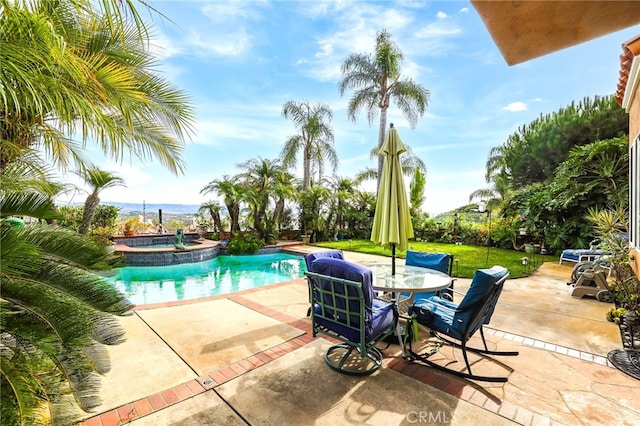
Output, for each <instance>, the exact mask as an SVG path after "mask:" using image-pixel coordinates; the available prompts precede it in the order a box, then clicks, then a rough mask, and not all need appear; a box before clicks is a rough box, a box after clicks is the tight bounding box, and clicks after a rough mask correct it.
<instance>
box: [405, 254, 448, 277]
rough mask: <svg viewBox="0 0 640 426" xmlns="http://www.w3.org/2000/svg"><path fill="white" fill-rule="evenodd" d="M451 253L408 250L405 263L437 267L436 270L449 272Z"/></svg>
mask: <svg viewBox="0 0 640 426" xmlns="http://www.w3.org/2000/svg"><path fill="white" fill-rule="evenodd" d="M450 264H451V255H450V254H447V253H425V252H422V251H411V250H408V251H407V257H406V259H405V265H407V266H420V267H422V268H429V269H435V270H436V271H440V272H444V273H445V274H448V273H449V265H450Z"/></svg>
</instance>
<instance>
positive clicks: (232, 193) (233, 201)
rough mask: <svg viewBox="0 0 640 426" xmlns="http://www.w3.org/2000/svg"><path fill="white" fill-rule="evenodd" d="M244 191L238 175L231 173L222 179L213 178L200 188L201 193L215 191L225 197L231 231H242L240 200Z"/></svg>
mask: <svg viewBox="0 0 640 426" xmlns="http://www.w3.org/2000/svg"><path fill="white" fill-rule="evenodd" d="M243 192H244V187H243V185H242V183H241V182H240V179H239V178H238V176H229V175H224V176H222V179H215V180H212V181H211V182H209V183H208V184H206V185H205V186H204V187H203V188H202V189H201V190H200V193H201V194H210V193H215V194H218V195H220V196H222V197H223V198H224V204H225V206H226V207H227V212H228V213H229V220H230V222H231V228H230V231H231V232H239V231H240V202H241V200H242V194H243Z"/></svg>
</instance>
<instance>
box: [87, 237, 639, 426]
mask: <svg viewBox="0 0 640 426" xmlns="http://www.w3.org/2000/svg"><path fill="white" fill-rule="evenodd" d="M287 250H288V251H292V252H293V251H295V252H297V253H300V254H304V253H307V252H309V251H311V250H317V248H314V247H311V246H302V245H299V246H289V247H288V248H287ZM345 256H346V258H347V259H348V260H352V261H355V262H364V261H372V260H382V261H388V260H389V259H388V258H380V257H377V256H369V255H363V254H357V253H351V252H345ZM571 270H572V267H571V266H568V265H558V264H557V263H545V264H544V265H542V267H541V268H540V269H539V270H538V271H537V272H536V273H534V274H533V275H531V276H530V277H527V278H521V279H513V280H508V281H507V283H506V284H505V288H504V291H503V294H502V296H501V299H500V301H499V302H498V306H497V308H496V311H495V313H494V316H493V318H492V322H491V324H490V325H489V326H488V327H485V330H486V333H485V334H486V335H487V336H486V337H487V340H488V341H489V344H490V345H491V346H492V347H494V348H498V349H500V350H517V351H519V352H520V355H519V356H517V357H501V358H499V359H498V358H494V359H493V360H492V359H487V358H480V357H476V356H472V357H471V362H472V367H473V369H474V372H475V373H477V374H494V375H495V374H500V375H506V376H507V377H508V378H509V381H508V382H507V383H485V382H474V381H468V380H463V379H460V378H457V377H455V376H452V375H449V374H446V373H442V372H439V371H437V370H434V369H432V368H429V367H425V366H420V365H418V364H415V363H412V362H409V361H406V360H404V359H403V358H402V357H401V353H400V348H399V346H398V345H391V346H389V347H388V348H386V349H385V350H384V354H385V359H384V364H383V368H381V369H380V370H379V371H378V372H376V373H374V374H373V375H371V376H366V377H360V378H359V377H351V376H344V375H341V374H338V373H336V372H334V371H332V370H330V369H329V368H328V367H327V366H326V365H325V363H324V351H325V350H326V348H327V347H328V346H329V345H330V344H331V342H330V341H329V340H328V339H326V338H324V337H320V336H318V337H316V338H313V337H312V335H311V324H310V320H309V318H308V317H306V311H307V307H308V294H307V286H306V283H305V281H304V279H298V280H294V281H290V282H285V283H279V284H273V285H269V286H265V287H261V288H256V289H252V290H246V291H242V292H237V293H232V294H227V295H220V296H214V297H210V298H206V299H198V300H195V301H187V302H174V303H164V304H156V305H145V306H139V307H137V308H136V310H135V311H134V312H133V313H132V314H131V315H129V316H125V317H122V319H121V323H122V325H123V326H124V328H125V329H126V333H127V336H126V337H127V341H126V342H125V343H123V344H120V345H117V346H112V347H109V348H108V349H107V350H108V352H109V355H110V357H111V363H112V368H111V371H110V372H108V373H106V374H105V375H104V376H102V377H101V382H102V389H101V392H100V394H101V397H102V400H103V403H102V405H101V406H99V407H98V408H97V409H95V410H94V412H93V413H90V414H87V415H86V416H85V421H84V422H83V424H84V425H87V426H93V425H102V426H110V425H118V424H129V423H131V424H134V425H136V426H141V425H218V424H219V425H247V424H249V425H257V424H260V425H283V424H290V425H316V424H319V425H323V424H327V425H336V424H370V425H385V426H386V425H396V424H415V423H420V424H437V423H449V424H452V425H467V424H482V425H484V424H491V425H500V424H522V425H561V424H564V425H604V424H606V425H638V424H640V382H639V381H638V380H636V379H633V378H632V377H630V376H627V375H625V374H624V373H622V372H620V371H618V370H617V369H615V368H613V367H611V366H609V365H608V363H607V360H606V355H607V353H608V352H609V351H610V350H612V349H617V348H620V347H621V340H620V333H619V330H618V328H617V326H615V325H613V324H611V323H608V322H606V320H605V318H604V314H605V312H606V311H607V310H608V309H609V308H610V306H611V305H608V304H605V303H601V302H597V301H595V300H590V299H574V298H572V297H570V296H569V295H568V293H567V286H566V281H567V280H568V278H569V276H570V274H571ZM469 281H470V280H467V279H458V280H457V281H456V288H457V289H459V290H462V291H464V290H465V289H466V288H468V285H469ZM420 338H421V340H420V342H419V343H418V344H419V345H424V346H427V345H429V340H430V339H429V338H428V332H427V331H426V330H421V331H420ZM474 339H475V338H474ZM475 343H478V342H477V341H476V342H475ZM455 354H456V352H454V351H452V350H451V349H449V348H445V349H443V350H441V351H440V352H439V353H438V354H437V357H438V358H435V359H439V360H441V361H442V362H443V363H447V362H449V363H454V362H455V358H454V356H455ZM457 356H458V359H459V360H461V359H462V358H461V355H460V354H459V352H457ZM460 364H463V362H457V363H454V364H451V365H450V367H451V366H458V365H460Z"/></svg>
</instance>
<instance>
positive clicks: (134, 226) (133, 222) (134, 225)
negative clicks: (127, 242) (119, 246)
mask: <svg viewBox="0 0 640 426" xmlns="http://www.w3.org/2000/svg"><path fill="white" fill-rule="evenodd" d="M139 227H140V219H138V218H137V217H130V218H128V219H127V220H125V221H124V228H123V230H124V236H125V237H131V236H133V235H135V234H136V231H137V230H138V228H139Z"/></svg>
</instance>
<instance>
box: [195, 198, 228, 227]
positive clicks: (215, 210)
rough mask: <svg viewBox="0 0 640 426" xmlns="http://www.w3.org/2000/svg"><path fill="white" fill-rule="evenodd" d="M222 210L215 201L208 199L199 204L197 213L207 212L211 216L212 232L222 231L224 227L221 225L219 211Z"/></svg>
mask: <svg viewBox="0 0 640 426" xmlns="http://www.w3.org/2000/svg"><path fill="white" fill-rule="evenodd" d="M221 211H222V206H221V205H220V204H219V203H218V202H217V201H209V202H206V203H204V204H202V205H201V206H200V209H199V210H198V212H199V213H204V212H208V213H209V215H210V216H211V220H213V230H214V232H222V231H223V230H224V228H223V227H222V218H221V217H220V212H221Z"/></svg>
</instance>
